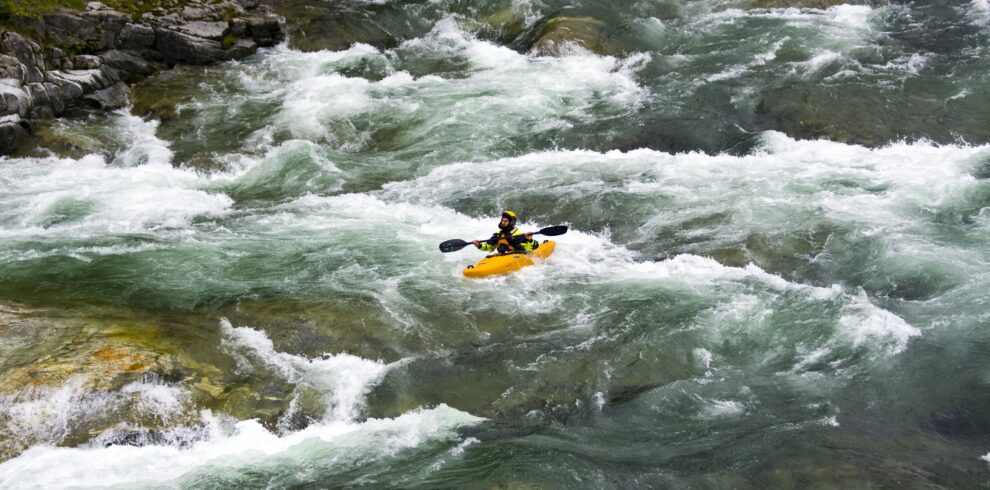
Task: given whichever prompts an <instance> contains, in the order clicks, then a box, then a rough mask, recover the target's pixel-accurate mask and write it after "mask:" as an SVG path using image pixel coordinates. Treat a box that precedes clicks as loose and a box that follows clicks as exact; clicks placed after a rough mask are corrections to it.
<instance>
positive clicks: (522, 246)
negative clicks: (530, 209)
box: [471, 209, 540, 254]
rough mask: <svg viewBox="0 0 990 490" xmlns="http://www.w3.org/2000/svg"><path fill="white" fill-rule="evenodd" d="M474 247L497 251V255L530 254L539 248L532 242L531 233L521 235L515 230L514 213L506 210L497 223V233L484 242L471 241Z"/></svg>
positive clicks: (486, 250)
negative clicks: (510, 253) (511, 253)
mask: <svg viewBox="0 0 990 490" xmlns="http://www.w3.org/2000/svg"><path fill="white" fill-rule="evenodd" d="M471 243H473V244H474V246H475V247H478V248H480V249H481V250H484V251H485V252H493V251H498V253H500V254H502V253H509V252H520V251H522V252H532V251H533V250H534V249H536V248H538V247H539V246H540V244H539V243H536V240H533V233H532V232H529V233H523V232H521V231H519V230H518V229H517V228H516V213H514V212H512V210H510V209H506V210H505V211H504V212H503V213H502V219H501V220H499V222H498V232H496V233H495V234H494V235H492V237H491V238H489V239H488V240H485V241H483V242H482V241H478V240H472V241H471Z"/></svg>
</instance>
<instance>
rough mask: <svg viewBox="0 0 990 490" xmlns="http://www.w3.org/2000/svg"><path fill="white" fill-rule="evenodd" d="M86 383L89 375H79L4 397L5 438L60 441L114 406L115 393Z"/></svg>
mask: <svg viewBox="0 0 990 490" xmlns="http://www.w3.org/2000/svg"><path fill="white" fill-rule="evenodd" d="M85 382H86V379H85V377H83V376H75V377H72V378H70V379H69V380H68V381H67V382H66V383H65V384H63V385H62V386H58V387H47V386H37V387H28V388H25V389H24V390H23V391H20V392H17V393H14V394H11V395H6V396H3V397H0V422H3V424H2V426H3V427H4V429H3V433H4V437H5V438H9V441H10V442H14V441H20V442H21V443H30V444H31V445H55V444H59V443H61V442H62V441H63V440H64V439H65V438H66V437H67V436H68V435H69V434H70V432H71V431H72V429H73V427H74V426H75V425H76V424H78V423H79V421H80V419H83V418H85V417H87V416H89V415H90V414H101V413H103V412H104V411H106V410H107V409H109V408H111V407H113V406H114V402H115V401H116V400H117V397H116V396H115V394H113V393H100V392H95V393H94V392H90V391H89V390H87V389H85V388H84V383H85ZM3 486H4V485H2V484H0V487H3Z"/></svg>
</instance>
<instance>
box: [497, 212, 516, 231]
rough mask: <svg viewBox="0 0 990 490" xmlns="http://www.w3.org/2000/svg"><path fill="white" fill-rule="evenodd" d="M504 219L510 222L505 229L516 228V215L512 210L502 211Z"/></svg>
mask: <svg viewBox="0 0 990 490" xmlns="http://www.w3.org/2000/svg"><path fill="white" fill-rule="evenodd" d="M502 217H503V218H506V219H508V220H509V224H508V225H507V226H506V227H505V228H504V229H506V230H511V229H513V228H515V227H516V213H514V212H512V210H511V209H506V210H505V211H502ZM500 228H501V227H500Z"/></svg>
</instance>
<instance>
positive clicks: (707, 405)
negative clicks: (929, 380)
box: [700, 400, 746, 419]
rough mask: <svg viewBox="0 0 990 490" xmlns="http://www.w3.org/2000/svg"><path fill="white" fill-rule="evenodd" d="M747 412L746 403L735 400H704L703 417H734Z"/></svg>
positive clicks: (702, 406)
mask: <svg viewBox="0 0 990 490" xmlns="http://www.w3.org/2000/svg"><path fill="white" fill-rule="evenodd" d="M745 413H746V405H745V404H743V403H740V402H737V401H733V400H702V405H701V413H700V415H701V417H702V418H705V419H714V418H722V417H734V416H739V415H743V414H745Z"/></svg>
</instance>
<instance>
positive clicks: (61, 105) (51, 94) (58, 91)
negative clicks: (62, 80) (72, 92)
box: [44, 82, 65, 116]
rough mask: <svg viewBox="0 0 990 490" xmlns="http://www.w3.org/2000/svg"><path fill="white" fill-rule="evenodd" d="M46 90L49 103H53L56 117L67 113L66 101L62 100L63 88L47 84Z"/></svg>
mask: <svg viewBox="0 0 990 490" xmlns="http://www.w3.org/2000/svg"><path fill="white" fill-rule="evenodd" d="M44 85H45V90H46V91H47V92H48V101H49V102H50V103H51V106H52V110H53V111H54V112H55V115H56V116H57V115H59V114H61V113H63V112H65V100H63V99H62V88H61V87H59V86H58V85H56V84H54V83H51V82H45V83H44Z"/></svg>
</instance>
